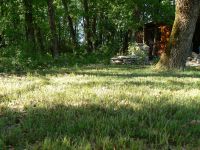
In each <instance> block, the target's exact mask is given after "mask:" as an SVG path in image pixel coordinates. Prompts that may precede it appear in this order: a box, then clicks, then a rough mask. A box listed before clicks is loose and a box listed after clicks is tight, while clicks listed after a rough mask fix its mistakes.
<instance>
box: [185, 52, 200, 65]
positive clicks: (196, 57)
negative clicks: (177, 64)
mask: <svg viewBox="0 0 200 150" xmlns="http://www.w3.org/2000/svg"><path fill="white" fill-rule="evenodd" d="M186 66H193V67H198V66H200V54H197V53H195V52H192V55H191V56H190V57H188V59H187V62H186Z"/></svg>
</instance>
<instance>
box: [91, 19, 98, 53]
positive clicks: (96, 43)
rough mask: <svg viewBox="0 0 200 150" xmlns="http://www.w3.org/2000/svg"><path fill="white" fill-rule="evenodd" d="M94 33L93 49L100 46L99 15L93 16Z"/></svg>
mask: <svg viewBox="0 0 200 150" xmlns="http://www.w3.org/2000/svg"><path fill="white" fill-rule="evenodd" d="M92 33H93V39H94V41H93V49H94V50H96V49H97V47H98V40H97V34H96V33H97V16H96V15H95V16H93V19H92Z"/></svg>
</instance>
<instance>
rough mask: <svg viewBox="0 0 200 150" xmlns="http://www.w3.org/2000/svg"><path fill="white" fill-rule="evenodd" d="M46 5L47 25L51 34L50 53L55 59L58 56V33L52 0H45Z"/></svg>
mask: <svg viewBox="0 0 200 150" xmlns="http://www.w3.org/2000/svg"><path fill="white" fill-rule="evenodd" d="M47 5H48V15H49V25H50V29H51V34H52V54H53V57H54V58H55V59H56V58H58V56H59V52H58V47H59V45H58V33H57V29H56V21H55V10H54V6H53V0H47Z"/></svg>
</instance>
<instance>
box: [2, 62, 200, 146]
mask: <svg viewBox="0 0 200 150" xmlns="http://www.w3.org/2000/svg"><path fill="white" fill-rule="evenodd" d="M199 110H200V72H199V71H198V69H197V70H191V69H190V70H187V71H185V72H155V71H154V70H152V69H151V68H148V67H143V68H142V67H141V68H140V67H138V66H127V67H126V66H119V67H118V66H85V67H81V68H78V67H76V68H60V69H59V68H57V69H56V70H55V68H54V69H52V70H48V71H43V72H33V73H27V74H24V75H23V74H22V75H15V74H9V75H6V74H4V75H1V76H0V147H3V148H4V149H7V148H10V147H14V148H18V149H24V148H28V149H34V148H35V149H65V148H67V147H68V148H69V149H147V148H152V149H153V148H156V149H160V148H162V149H163V148H164V149H170V148H172V149H173V148H187V147H188V148H194V147H199V146H200V140H199V138H198V137H200V121H199V120H200V111H199Z"/></svg>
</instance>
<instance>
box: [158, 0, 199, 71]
mask: <svg viewBox="0 0 200 150" xmlns="http://www.w3.org/2000/svg"><path fill="white" fill-rule="evenodd" d="M199 10H200V1H199V0H177V1H176V16H175V21H174V25H173V29H172V33H171V37H170V42H169V44H168V48H167V50H166V52H165V53H163V54H162V56H161V58H160V61H159V63H158V64H157V67H158V68H167V69H184V68H185V64H186V59H187V56H188V52H189V50H190V48H191V44H192V39H193V35H194V31H195V27H196V23H197V19H198V16H199Z"/></svg>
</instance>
